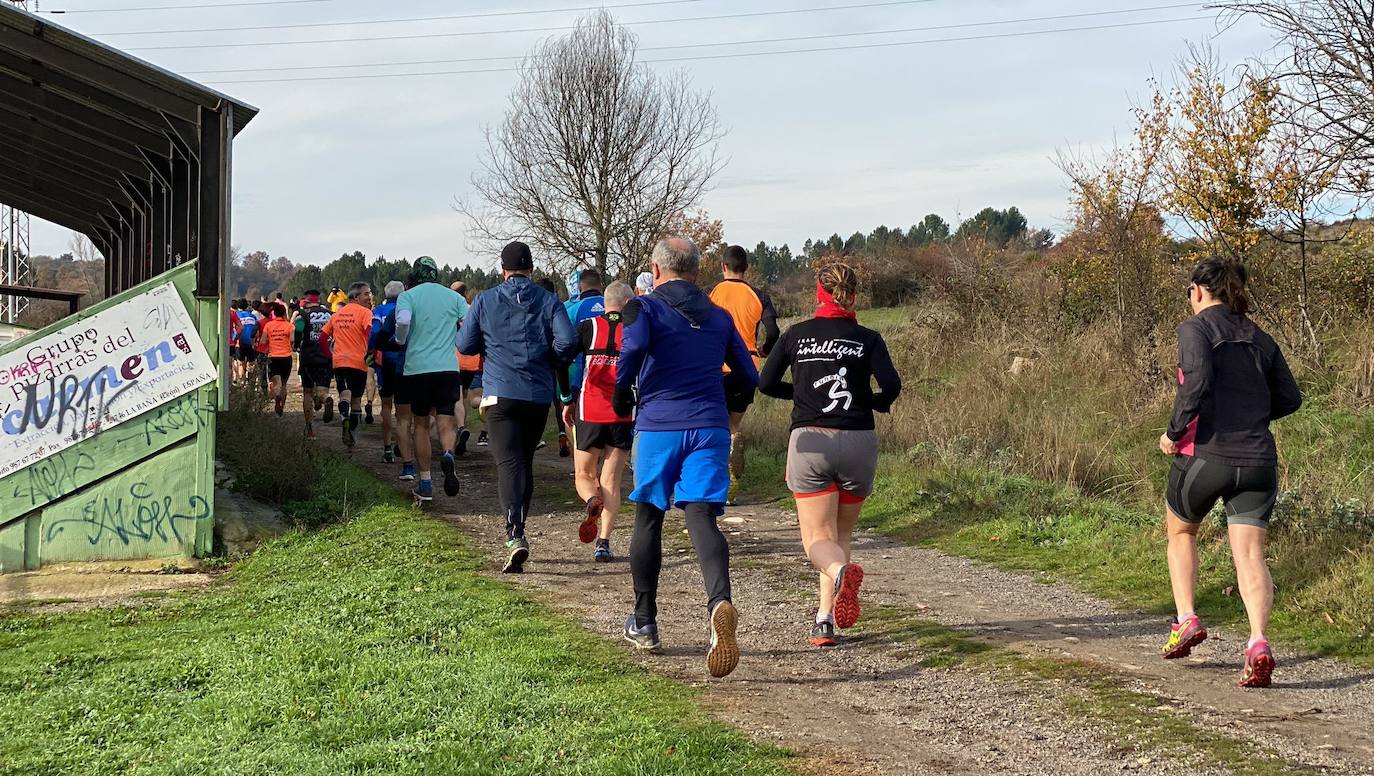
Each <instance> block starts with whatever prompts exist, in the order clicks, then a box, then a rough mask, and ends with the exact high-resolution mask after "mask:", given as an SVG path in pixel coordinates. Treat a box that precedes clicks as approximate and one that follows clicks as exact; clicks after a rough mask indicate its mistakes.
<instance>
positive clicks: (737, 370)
mask: <svg viewBox="0 0 1374 776" xmlns="http://www.w3.org/2000/svg"><path fill="white" fill-rule="evenodd" d="M621 315H622V318H623V320H624V321H625V333H624V335H623V336H622V338H621V344H620V362H619V363H618V364H617V367H616V380H615V387H616V393H617V394H619V393H621V392H622V391H624V390H627V389H629V388H630V387H631V386H633V385H635V384H636V383H638V386H639V412H638V413H637V415H636V416H635V430H636V431H685V430H688V429H703V428H727V429H728V428H729V427H730V413H729V411H728V410H727V409H726V407H725V380H726V379H727V378H726V376H725V375H724V374H723V373H722V372H721V366H723V365H724V366H729V367H730V375H729V378H728V379H729V380H730V381H731V387H732V389H733V390H736V391H752V390H754V388H755V387H757V386H758V382H759V373H758V370H757V369H755V368H754V358H753V356H751V355H750V353H749V348H748V347H746V346H745V344H744V340H742V339H740V336H739V332H738V331H736V329H735V321H734V319H733V318H731V317H730V314H729V313H727V312H725V311H724V310H722V309H721V308H719V307H716V306H715V305H714V304H712V303H711V299H710V298H709V297H707V296H706V293H705V292H704V291H702V290H701V289H700V288H697V286H696V284H695V283H691V282H688V281H685V280H673V281H669V282H667V283H664V284H662V285H660V286H659V287H658V288H656V289H654V292H653V293H652V294H649V295H647V296H641V297H637V298H635V299H632V300H630V302H629V303H628V304H627V305H625V310H624V312H623V313H621Z"/></svg>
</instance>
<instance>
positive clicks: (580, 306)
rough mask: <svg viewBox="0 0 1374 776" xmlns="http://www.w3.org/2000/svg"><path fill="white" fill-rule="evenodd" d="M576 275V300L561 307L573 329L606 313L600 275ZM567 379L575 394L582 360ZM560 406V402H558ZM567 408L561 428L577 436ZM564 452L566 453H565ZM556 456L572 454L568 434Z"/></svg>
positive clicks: (585, 272)
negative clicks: (566, 312)
mask: <svg viewBox="0 0 1374 776" xmlns="http://www.w3.org/2000/svg"><path fill="white" fill-rule="evenodd" d="M574 274H576V275H577V291H578V293H577V297H576V300H575V301H574V300H569V301H568V302H567V303H566V304H564V305H563V308H564V309H565V310H567V311H568V318H569V320H571V321H572V325H573V328H574V329H576V328H577V325H578V324H580V323H582V322H583V321H586V320H590V319H592V318H598V317H600V316H601V315H602V314H603V313H605V312H606V304H605V299H604V297H603V296H602V293H601V273H600V272H597V271H596V270H594V269H584V270H579V271H578V272H576V273H574ZM622 306H623V305H622ZM568 374H569V378H570V379H571V381H572V389H573V391H574V392H576V391H577V390H578V389H579V388H580V387H581V386H582V359H580V358H579V359H575V360H574V361H573V363H572V366H570V367H568ZM560 404H562V402H560ZM566 410H567V407H566V405H565V404H564V406H562V407H561V408H560V409H559V411H560V412H561V413H562V416H563V420H564V423H563V424H562V428H565V429H567V430H568V431H571V432H573V434H572V435H573V436H574V437H576V436H577V428H576V426H574V425H573V424H572V423H568V422H566V421H567V418H568V416H569V415H568V412H567V411H566ZM565 451H566V452H565ZM558 454H559V456H561V457H564V458H567V457H568V456H569V455H571V454H572V445H571V444H570V443H569V440H568V434H567V433H566V432H565V433H562V434H559V436H558Z"/></svg>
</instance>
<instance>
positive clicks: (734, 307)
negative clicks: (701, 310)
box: [711, 279, 763, 372]
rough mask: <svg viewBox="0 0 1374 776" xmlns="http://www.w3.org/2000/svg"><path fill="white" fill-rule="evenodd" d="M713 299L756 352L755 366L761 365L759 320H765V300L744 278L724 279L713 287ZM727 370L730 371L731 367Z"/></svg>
mask: <svg viewBox="0 0 1374 776" xmlns="http://www.w3.org/2000/svg"><path fill="white" fill-rule="evenodd" d="M711 301H712V302H714V303H715V305H716V306H717V307H719V308H721V309H723V310H725V312H727V313H730V317H731V318H733V319H734V321H735V330H736V331H738V332H739V336H740V339H742V340H744V346H745V347H746V348H749V352H750V353H753V354H754V366H755V367H757V366H758V365H759V322H760V321H762V320H763V300H762V299H760V298H759V295H758V292H756V291H755V290H754V287H753V286H751V285H749V284H748V283H745V282H744V281H742V280H729V279H727V280H724V281H722V282H720V283H717V284H716V287H715V288H713V289H711ZM725 371H727V372H728V371H730V368H729V367H726V368H725Z"/></svg>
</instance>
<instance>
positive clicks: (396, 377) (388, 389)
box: [364, 280, 405, 463]
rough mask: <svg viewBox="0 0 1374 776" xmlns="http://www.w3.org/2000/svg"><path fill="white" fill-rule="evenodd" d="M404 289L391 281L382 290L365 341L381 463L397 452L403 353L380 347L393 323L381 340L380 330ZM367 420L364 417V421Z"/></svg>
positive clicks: (390, 334) (395, 281)
mask: <svg viewBox="0 0 1374 776" xmlns="http://www.w3.org/2000/svg"><path fill="white" fill-rule="evenodd" d="M404 290H405V284H404V283H402V282H401V281H399V280H393V281H391V282H390V283H387V284H386V288H385V289H383V294H382V295H383V297H385V300H386V301H384V302H382V303H381V304H379V305H377V306H376V307H375V308H373V310H372V337H371V339H370V340H369V341H368V348H367V349H368V352H370V353H372V354H373V357H372V371H373V372H375V373H376V385H377V396H378V398H380V399H381V403H382V462H383V463H391V462H392V461H394V460H396V450H395V448H394V447H393V442H394V439H395V437H394V435H393V428H394V421H393V420H392V411H393V409H394V407H395V402H394V399H395V397H396V388H397V387H398V384H399V383H400V381H401V372H400V371H398V369H397V368H398V366H401V365H403V364H404V358H405V354H404V351H399V350H393V351H386V350H385V348H384V347H383V346H384V345H385V344H386V343H387V342H388V341H389V340H390V339H391V336H392V334H393V333H394V332H395V331H396V327H395V325H394V324H393V326H392V328H391V330H390V333H388V334H386V338H385V339H383V334H382V331H383V328H384V324H385V323H386V319H387V317H388V316H391V317H393V318H394V317H395V314H396V299H397V297H399V296H400V295H401V292H402V291H404ZM371 409H372V405H371V402H369V403H368V409H367V413H366V414H371ZM364 419H365V420H366V415H365V418H364Z"/></svg>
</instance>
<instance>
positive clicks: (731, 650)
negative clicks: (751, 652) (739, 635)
mask: <svg viewBox="0 0 1374 776" xmlns="http://www.w3.org/2000/svg"><path fill="white" fill-rule="evenodd" d="M737 625H739V613H738V612H736V611H735V605H734V604H732V603H730V602H729V601H721V602H720V603H718V604H716V606H715V608H714V609H712V610H711V650H710V651H709V652H707V653H706V670H708V671H710V672H711V676H714V677H716V678H717V679H719V678H721V677H722V676H729V675H730V672H731V671H733V670H735V666H737V665H739V644H738V643H737V642H736V641H735V627H736V626H737Z"/></svg>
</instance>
